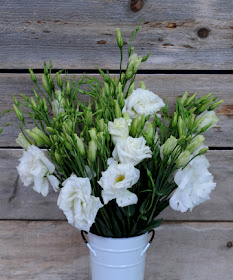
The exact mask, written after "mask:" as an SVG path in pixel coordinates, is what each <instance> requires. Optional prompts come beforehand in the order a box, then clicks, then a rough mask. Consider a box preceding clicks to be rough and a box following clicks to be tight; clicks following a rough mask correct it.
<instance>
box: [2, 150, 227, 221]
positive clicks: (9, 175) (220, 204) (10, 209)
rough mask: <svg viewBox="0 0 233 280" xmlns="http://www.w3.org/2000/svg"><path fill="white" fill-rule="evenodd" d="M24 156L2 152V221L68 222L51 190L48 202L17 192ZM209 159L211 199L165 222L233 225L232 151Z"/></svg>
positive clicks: (165, 215)
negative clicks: (212, 183) (223, 223)
mask: <svg viewBox="0 0 233 280" xmlns="http://www.w3.org/2000/svg"><path fill="white" fill-rule="evenodd" d="M21 155H22V150H14V149H12V150H11V149H7V150H0V159H1V160H0V186H1V188H0V219H30V220H65V219H66V218H65V216H64V215H63V212H62V211H61V210H59V209H58V207H57V204H56V202H57V196H58V194H57V193H54V192H53V190H52V188H51V189H50V194H49V195H48V196H47V197H45V198H44V197H42V196H41V195H40V194H38V193H36V192H35V191H33V190H32V188H31V187H24V186H23V185H22V183H21V182H20V180H19V181H18V182H17V183H16V188H15V182H16V180H17V171H16V169H15V167H16V166H17V165H18V158H19V157H20V156H21ZM207 156H208V159H209V160H210V164H211V168H210V171H211V172H212V173H213V175H214V178H215V182H216V183H217V187H216V189H215V190H214V191H213V192H212V193H211V196H210V198H211V199H210V200H209V201H207V202H205V203H204V204H201V205H199V206H197V207H195V208H194V210H193V211H192V212H187V213H183V214H182V213H180V212H177V211H173V210H171V209H169V208H167V209H166V210H165V211H164V212H163V213H162V214H161V217H163V218H164V219H165V220H170V221H172V220H178V221H221V220H222V221H233V207H232V201H233V194H232V180H233V165H232V162H233V151H209V152H208V155H207Z"/></svg>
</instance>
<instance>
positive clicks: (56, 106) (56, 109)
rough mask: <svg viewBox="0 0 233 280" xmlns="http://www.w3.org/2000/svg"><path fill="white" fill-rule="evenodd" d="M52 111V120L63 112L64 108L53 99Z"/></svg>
mask: <svg viewBox="0 0 233 280" xmlns="http://www.w3.org/2000/svg"><path fill="white" fill-rule="evenodd" d="M52 111H53V116H54V118H56V117H57V116H58V115H59V114H60V113H61V112H64V108H63V107H62V106H61V103H60V102H59V101H58V100H57V99H54V100H53V102H52Z"/></svg>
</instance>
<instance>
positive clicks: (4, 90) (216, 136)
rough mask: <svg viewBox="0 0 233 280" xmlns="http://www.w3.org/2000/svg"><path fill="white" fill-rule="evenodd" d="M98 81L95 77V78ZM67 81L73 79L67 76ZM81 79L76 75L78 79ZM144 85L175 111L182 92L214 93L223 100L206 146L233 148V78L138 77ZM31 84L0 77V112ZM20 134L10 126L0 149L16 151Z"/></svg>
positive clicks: (20, 76)
mask: <svg viewBox="0 0 233 280" xmlns="http://www.w3.org/2000/svg"><path fill="white" fill-rule="evenodd" d="M95 76H96V77H99V76H98V75H95ZM69 77H70V78H72V77H73V75H69ZM79 77H80V75H77V78H79ZM140 80H143V81H145V83H146V85H147V88H148V89H150V90H152V91H153V92H154V93H156V94H158V95H159V96H161V97H162V98H163V99H164V100H166V98H168V101H169V105H171V107H172V108H174V104H175V100H176V97H177V96H181V95H182V94H183V93H184V91H185V90H187V91H188V92H189V93H194V92H197V93H198V94H199V96H202V95H204V94H207V93H209V92H213V94H214V95H215V96H220V97H221V98H223V99H224V100H225V103H224V104H222V105H221V106H220V107H219V109H218V111H217V113H218V117H219V119H220V121H219V123H218V125H217V127H215V128H213V129H211V130H210V131H209V132H207V133H206V134H205V136H206V144H207V145H209V146H212V147H232V136H233V134H232V116H233V95H232V88H233V79H232V75H175V74H174V75H152V74H151V75H148V74H147V75H138V76H137V81H136V84H137V86H139V81H140ZM32 87H33V83H32V82H31V81H30V78H29V75H27V74H0V96H1V98H0V112H1V111H4V110H6V109H8V108H12V95H13V94H15V95H16V97H19V93H21V92H22V93H24V94H26V95H28V96H31V94H32V89H31V88H32ZM15 120H16V118H15V117H14V115H13V114H11V115H6V116H3V117H2V118H1V119H0V126H1V124H3V123H4V122H8V121H15ZM18 132H19V130H18V129H15V126H14V125H12V126H10V127H8V128H7V129H5V131H4V132H3V134H2V135H1V136H0V147H15V146H16V143H15V138H16V137H17V135H18Z"/></svg>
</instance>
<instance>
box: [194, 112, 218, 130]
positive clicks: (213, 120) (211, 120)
mask: <svg viewBox="0 0 233 280" xmlns="http://www.w3.org/2000/svg"><path fill="white" fill-rule="evenodd" d="M201 118H202V119H203V120H202V122H201V124H200V125H199V127H198V130H199V131H200V130H201V129H202V128H203V127H204V126H206V125H209V124H211V126H210V127H209V128H208V130H209V129H210V128H211V127H214V126H216V124H217V122H218V118H217V116H216V114H215V112H214V111H207V110H205V111H204V112H202V113H201V114H200V115H199V116H197V117H196V120H197V121H198V120H199V119H201Z"/></svg>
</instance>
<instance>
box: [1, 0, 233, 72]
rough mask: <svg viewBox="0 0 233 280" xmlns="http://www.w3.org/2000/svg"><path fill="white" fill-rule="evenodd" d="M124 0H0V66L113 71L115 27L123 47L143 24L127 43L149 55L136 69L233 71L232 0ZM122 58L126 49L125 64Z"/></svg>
mask: <svg viewBox="0 0 233 280" xmlns="http://www.w3.org/2000/svg"><path fill="white" fill-rule="evenodd" d="M129 2H130V1H126V0H119V1H114V0H89V1H81V0H79V1H77V0H70V1H63V0H57V1H45V0H38V1H36V3H33V5H32V4H31V1H29V0H22V1H17V0H7V1H2V2H1V7H0V15H1V16H0V28H1V31H2V32H1V38H0V49H1V51H0V65H1V68H2V69H25V68H28V67H34V68H41V66H42V65H41V61H43V60H49V59H52V60H53V62H54V65H55V67H56V68H66V69H95V68H96V67H102V68H107V69H118V67H119V50H118V48H117V46H116V38H115V30H116V27H120V28H121V30H122V32H123V35H124V41H125V42H126V43H128V42H129V38H130V33H131V32H132V31H133V30H134V29H135V28H136V26H137V24H138V22H139V20H140V19H142V28H141V30H140V33H139V34H138V36H137V38H136V39H135V43H134V46H135V48H136V51H137V52H138V53H139V54H141V55H146V54H147V53H148V52H151V58H150V60H149V61H148V62H146V63H144V64H143V66H142V68H143V69H161V70H163V69H165V70H167V69H199V70H200V69H214V70H216V69H224V70H226V69H232V65H233V49H232V38H233V37H232V36H233V30H232V27H233V21H232V17H233V12H232V11H233V2H232V1H227V0H217V1H210V0H208V1H191V2H190V1H188V2H187V1H184V0H182V1H180V0H168V1H163V0H158V1H153V0H147V1H143V0H134V1H131V2H133V3H134V4H132V5H131V9H130V6H129ZM143 2H144V5H143ZM140 8H141V9H140ZM126 53H127V45H126V48H125V51H124V54H125V59H124V65H126V62H127V55H126Z"/></svg>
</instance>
